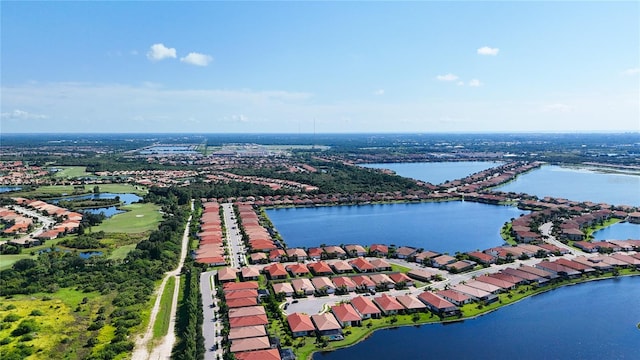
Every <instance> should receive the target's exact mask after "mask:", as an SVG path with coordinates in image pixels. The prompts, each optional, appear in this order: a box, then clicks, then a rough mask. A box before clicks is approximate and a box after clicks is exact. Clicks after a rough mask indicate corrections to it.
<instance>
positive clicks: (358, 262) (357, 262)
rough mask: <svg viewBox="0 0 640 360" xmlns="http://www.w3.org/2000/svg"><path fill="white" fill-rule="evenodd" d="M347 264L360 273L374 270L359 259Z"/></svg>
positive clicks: (365, 261) (362, 259) (369, 264)
mask: <svg viewBox="0 0 640 360" xmlns="http://www.w3.org/2000/svg"><path fill="white" fill-rule="evenodd" d="M349 264H350V265H351V266H353V267H354V268H356V269H357V270H358V271H361V272H362V271H373V270H375V267H374V266H373V265H372V264H371V263H370V262H369V261H367V260H366V259H365V258H361V257H359V258H357V259H353V260H351V261H349Z"/></svg>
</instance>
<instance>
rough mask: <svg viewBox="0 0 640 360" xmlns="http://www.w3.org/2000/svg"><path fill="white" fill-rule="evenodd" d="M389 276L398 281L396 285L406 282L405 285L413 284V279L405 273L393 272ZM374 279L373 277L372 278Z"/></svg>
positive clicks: (395, 281)
mask: <svg viewBox="0 0 640 360" xmlns="http://www.w3.org/2000/svg"><path fill="white" fill-rule="evenodd" d="M389 278H390V279H391V280H393V282H394V283H396V286H398V285H401V284H404V285H405V286H407V287H408V286H413V279H411V278H410V277H409V276H407V274H405V273H393V274H389ZM372 280H373V279H372Z"/></svg>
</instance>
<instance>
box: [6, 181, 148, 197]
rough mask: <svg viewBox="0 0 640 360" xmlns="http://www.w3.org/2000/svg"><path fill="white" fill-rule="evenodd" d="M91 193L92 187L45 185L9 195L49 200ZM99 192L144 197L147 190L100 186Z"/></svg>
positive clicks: (140, 187)
mask: <svg viewBox="0 0 640 360" xmlns="http://www.w3.org/2000/svg"><path fill="white" fill-rule="evenodd" d="M92 192H93V186H89V185H87V186H82V185H81V186H80V187H77V186H74V185H46V186H40V187H38V188H36V189H34V190H31V191H20V192H14V193H11V196H20V197H25V198H43V199H44V198H51V197H60V196H64V195H74V194H89V193H92ZM100 192H103V193H106V192H108V193H116V194H127V193H133V194H137V195H140V196H142V195H145V194H147V192H148V190H147V189H146V188H145V187H144V186H140V185H129V184H100Z"/></svg>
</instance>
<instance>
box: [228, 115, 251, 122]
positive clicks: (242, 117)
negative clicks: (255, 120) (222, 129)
mask: <svg viewBox="0 0 640 360" xmlns="http://www.w3.org/2000/svg"><path fill="white" fill-rule="evenodd" d="M231 121H233V122H242V123H244V122H247V121H249V117H248V116H246V115H244V114H236V115H231Z"/></svg>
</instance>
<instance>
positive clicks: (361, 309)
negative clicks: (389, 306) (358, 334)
mask: <svg viewBox="0 0 640 360" xmlns="http://www.w3.org/2000/svg"><path fill="white" fill-rule="evenodd" d="M351 305H353V307H354V308H355V309H356V311H357V312H358V314H360V317H362V319H369V318H374V319H378V318H380V314H381V313H380V309H378V307H377V306H376V305H375V304H374V303H373V301H371V299H369V298H368V297H364V296H356V297H354V298H353V299H351Z"/></svg>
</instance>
